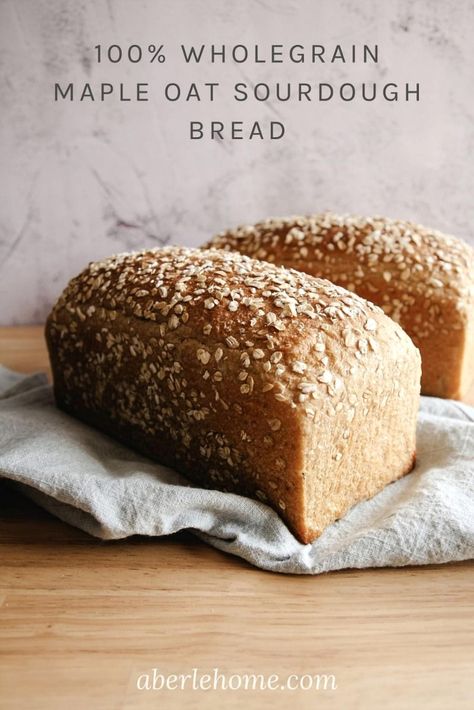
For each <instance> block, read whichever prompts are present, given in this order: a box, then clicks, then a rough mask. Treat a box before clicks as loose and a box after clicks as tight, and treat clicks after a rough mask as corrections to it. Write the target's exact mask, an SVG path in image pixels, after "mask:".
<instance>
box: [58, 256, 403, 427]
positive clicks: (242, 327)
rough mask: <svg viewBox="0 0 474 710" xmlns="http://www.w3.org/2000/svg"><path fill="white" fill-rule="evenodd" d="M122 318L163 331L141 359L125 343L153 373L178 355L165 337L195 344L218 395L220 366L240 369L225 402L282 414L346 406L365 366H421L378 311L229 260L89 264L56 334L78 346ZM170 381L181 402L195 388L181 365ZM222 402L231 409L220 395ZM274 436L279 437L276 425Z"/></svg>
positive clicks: (64, 299) (323, 287) (297, 276)
mask: <svg viewBox="0 0 474 710" xmlns="http://www.w3.org/2000/svg"><path fill="white" fill-rule="evenodd" d="M117 313H120V314H122V315H125V316H129V317H135V318H138V319H141V320H142V321H143V320H145V321H151V322H156V333H155V334H154V333H152V334H151V337H152V336H153V335H156V340H155V341H154V345H155V347H153V349H151V350H149V351H147V350H146V349H145V350H143V348H142V347H141V346H140V348H141V349H140V353H138V352H134V345H133V341H132V344H130V339H129V337H127V339H126V341H125V342H124V343H123V347H127V353H128V351H130V353H129V354H131V355H132V356H135V355H136V356H137V357H138V356H139V357H140V358H143V359H144V364H143V366H144V367H149V368H150V370H151V372H153V373H156V372H157V371H158V376H159V375H160V373H159V368H160V359H161V355H160V348H162V349H163V348H166V347H168V348H169V347H174V346H173V343H170V341H169V339H167V334H168V333H169V335H170V337H171V340H175V338H176V337H177V336H178V335H179V336H180V337H182V338H188V339H189V341H190V342H193V341H195V358H196V360H195V364H196V366H197V367H199V368H201V369H202V377H203V380H205V381H208V382H209V383H211V382H212V383H213V388H214V390H215V386H216V385H215V383H218V382H219V381H220V380H222V372H220V371H219V367H220V364H219V363H220V361H221V360H225V361H227V360H228V361H229V362H232V363H234V362H235V363H238V365H237V366H234V365H232V367H231V369H230V370H229V368H228V369H227V372H228V374H229V375H232V373H233V374H234V375H235V382H232V383H231V385H227V393H228V395H229V396H232V397H235V393H236V391H237V392H238V391H239V390H240V395H242V396H254V397H255V396H257V397H261V396H262V394H263V393H268V396H270V395H271V396H272V398H273V397H274V398H275V399H276V408H277V409H278V400H279V398H280V400H283V399H284V400H285V401H286V402H287V403H291V406H295V405H296V404H299V403H302V402H305V400H307V399H308V398H314V399H318V398H320V397H321V396H322V395H324V396H326V395H327V394H329V395H330V396H332V397H335V396H336V395H337V396H338V398H339V395H340V394H341V392H342V391H343V390H344V389H345V388H344V382H343V380H344V377H345V376H350V372H352V371H354V370H355V369H358V368H359V367H360V366H362V367H368V368H369V369H372V368H375V369H376V367H375V366H376V363H377V360H380V358H381V357H382V356H383V353H384V352H389V353H390V356H392V353H393V358H394V359H396V356H397V352H398V353H399V354H400V353H407V352H411V351H412V352H413V357H414V361H416V362H417V359H416V358H417V356H416V355H415V354H416V349H415V348H414V346H413V344H412V343H411V341H410V339H409V338H408V336H407V335H406V334H405V333H404V332H403V330H402V329H401V328H400V327H399V326H398V325H397V324H396V323H394V322H393V321H391V320H390V319H389V318H387V317H386V316H385V315H384V313H383V311H382V310H381V309H380V308H378V307H377V306H374V305H373V304H371V303H368V302H367V301H365V300H364V299H362V298H360V297H358V296H356V295H355V294H353V293H350V292H348V291H346V290H345V289H343V288H340V287H338V286H335V285H334V284H332V283H330V282H329V281H325V280H322V279H317V278H314V277H311V276H308V275H307V274H305V273H303V272H299V271H294V270H291V269H284V268H279V267H276V266H273V265H272V264H269V263H267V262H264V261H257V260H254V259H250V258H248V257H245V256H242V255H240V254H237V253H232V252H226V251H223V250H201V249H187V248H184V247H167V248H164V249H154V250H148V251H143V252H137V253H132V254H119V255H117V256H114V257H111V258H109V259H106V260H105V261H102V262H95V263H91V264H90V265H89V267H88V268H87V269H85V271H83V272H82V273H81V274H80V275H79V276H78V277H76V278H75V279H73V280H72V281H71V282H70V283H69V285H68V287H67V288H66V290H65V291H64V293H63V294H62V296H61V298H60V299H59V301H58V303H57V304H56V306H55V308H54V309H53V312H52V314H51V316H50V324H51V325H52V326H53V327H55V328H57V329H59V330H61V328H66V329H67V331H68V339H71V338H74V337H77V338H78V339H81V338H82V335H81V332H80V330H81V329H80V328H78V327H77V326H78V325H79V323H80V322H82V323H83V322H84V321H87V319H89V318H94V319H95V318H97V317H100V319H101V320H102V321H106V322H107V321H113V320H114V319H116V318H117ZM99 336H100V333H99ZM102 337H103V342H104V344H105V346H106V347H109V344H108V339H109V338H111V339H112V340H111V343H110V347H112V344H114V345H115V346H116V345H117V338H118V339H119V340H120V334H118V333H110V332H109V333H104V335H103V336H102ZM167 342H168V345H167V344H166V343H167ZM308 343H309V344H310V345H311V353H309V347H306V346H307V345H308ZM138 347H139V345H138V344H137V348H138ZM397 349H398V350H397ZM305 353H306V354H308V355H311V363H310V365H308V363H306V362H304V360H303V356H304V355H305ZM147 363H148V365H147ZM239 363H240V364H239ZM315 363H316V365H315ZM221 364H222V363H221ZM153 368H154V369H153ZM224 370H225V368H224ZM180 373H181V374H180ZM163 376H165V374H163ZM166 376H169V373H168V372H167V373H166ZM171 377H172V379H173V382H175V380H176V382H175V384H174V385H173V387H175V389H176V387H177V388H178V390H177V391H179V392H181V393H182V395H183V398H184V399H183V402H184V401H185V399H186V390H187V388H189V387H190V386H191V385H190V384H189V383H187V382H186V377H185V376H184V375H183V363H180V362H176V363H174V366H173V373H172V375H171ZM176 383H177V384H176ZM225 384H226V383H225V382H222V386H223V387H224V385H225ZM193 387H194V386H193ZM194 389H195V388H194ZM214 390H212V389H211V388H210V387H208V386H204V385H203V391H202V392H201V394H200V397H201V405H202V407H206V405H210V406H211V407H212V408H214V402H206V400H207V399H208V398H210V397H211V396H212V397H214V394H215V393H214ZM216 391H217V390H216ZM270 391H271V392H270ZM220 396H221V399H222V400H225V392H224V391H223V390H222V391H221V393H220ZM264 396H265V397H267V394H265V395H264ZM221 403H222V404H223V403H224V402H221ZM232 403H233V402H232V401H231V404H232ZM183 406H184V405H183ZM341 406H342V405H341ZM347 406H348V407H350V403H347ZM237 411H238V409H237ZM269 426H270V429H271V430H274V431H277V430H278V428H279V426H280V422H279V420H278V418H275V419H274V420H272V421H270V422H269Z"/></svg>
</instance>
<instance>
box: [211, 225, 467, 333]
mask: <svg viewBox="0 0 474 710" xmlns="http://www.w3.org/2000/svg"><path fill="white" fill-rule="evenodd" d="M209 247H217V248H224V249H231V250H236V251H239V252H240V253H242V254H246V255H248V256H251V257H254V258H257V259H265V260H267V261H271V262H276V263H284V264H287V265H291V266H294V267H295V268H303V269H307V270H308V271H310V272H311V273H314V274H316V275H322V276H325V277H327V278H333V277H334V280H338V281H340V282H342V283H344V285H345V286H346V287H347V288H348V289H349V290H351V291H352V290H354V291H356V292H359V291H361V290H362V291H363V292H364V295H366V293H365V291H366V290H367V287H368V290H369V293H370V292H371V291H372V292H374V293H375V292H376V291H381V290H386V291H387V292H389V293H392V294H396V297H397V298H398V299H399V303H398V304H395V305H396V306H397V308H396V310H398V312H399V313H401V312H403V310H409V309H410V307H411V306H412V305H413V296H414V295H416V294H419V295H422V297H423V299H424V303H425V308H424V316H423V319H424V321H425V322H426V320H429V319H431V320H432V321H433V325H434V324H435V322H436V321H437V319H438V317H439V310H438V309H437V308H436V307H434V308H432V309H430V305H429V304H430V301H432V302H433V303H434V304H437V303H439V301H440V300H442V301H446V300H449V301H451V302H456V311H457V312H458V313H460V314H461V317H462V312H463V310H467V309H468V308H469V307H471V305H472V303H473V302H474V250H473V249H472V248H471V247H470V246H469V245H468V244H466V243H465V242H462V241H460V240H459V239H456V238H455V237H452V236H447V235H444V234H442V233H441V232H438V231H435V230H432V229H427V228H425V227H422V226H421V225H419V224H414V223H411V222H404V221H397V220H391V219H386V218H382V217H373V218H369V217H356V216H348V215H344V216H338V215H336V214H333V213H331V212H327V213H322V214H315V215H310V216H307V217H289V218H284V219H268V220H265V221H263V222H259V223H258V224H255V225H252V226H240V227H238V228H237V229H234V230H228V231H226V232H222V233H221V234H219V235H217V236H216V237H215V238H214V239H212V240H211V241H210V242H208V243H207V244H206V245H205V248H209ZM351 267H352V268H351ZM333 274H334V276H333ZM336 276H337V277H338V279H336ZM378 277H380V280H379V281H378ZM394 298H395V296H393V297H392V296H390V295H387V297H386V299H383V300H384V301H386V302H387V306H388V308H393V299H394ZM374 300H377V299H376V298H375V297H374ZM381 300H382V299H379V301H381ZM384 309H385V304H384ZM386 312H390V311H389V310H386Z"/></svg>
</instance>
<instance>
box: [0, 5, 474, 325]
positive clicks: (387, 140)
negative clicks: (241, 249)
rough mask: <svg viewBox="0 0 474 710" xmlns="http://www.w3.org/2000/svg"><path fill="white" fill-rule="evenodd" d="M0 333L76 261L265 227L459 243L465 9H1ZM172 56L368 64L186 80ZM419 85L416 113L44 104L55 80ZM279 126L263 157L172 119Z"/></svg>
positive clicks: (467, 88) (188, 75)
mask: <svg viewBox="0 0 474 710" xmlns="http://www.w3.org/2000/svg"><path fill="white" fill-rule="evenodd" d="M0 12H1V18H0V32H1V51H0V62H1V66H0V71H1V97H2V108H1V114H2V127H1V136H0V140H1V144H0V151H1V164H0V170H1V175H0V180H1V211H0V322H2V323H20V322H23V323H27V322H34V321H41V320H42V319H43V318H44V316H45V314H46V312H47V310H48V308H49V307H50V305H51V303H52V301H53V300H54V298H55V297H56V296H57V294H58V292H59V291H60V290H61V289H62V287H63V286H64V285H65V283H66V281H67V279H68V278H69V277H70V276H72V275H74V274H75V273H76V272H77V271H78V270H79V269H81V268H82V267H83V266H84V265H85V264H86V263H87V262H88V261H89V260H91V259H95V258H98V257H101V256H104V255H107V254H109V253H112V252H116V251H123V250H128V249H133V248H138V247H145V246H151V245H155V244H159V243H160V241H161V240H163V241H168V240H169V241H171V242H175V243H183V244H190V245H191V244H198V243H199V242H200V241H202V240H204V239H206V238H207V237H209V236H210V235H212V234H213V233H214V232H216V231H218V230H220V229H222V228H224V227H226V226H232V225H234V224H235V223H240V222H245V221H254V220H257V219H259V218H261V217H265V216H267V215H278V214H280V215H281V214H286V213H296V212H309V211H315V210H320V209H326V208H331V209H334V210H339V211H355V212H361V213H379V214H388V215H390V216H395V217H403V218H413V219H415V220H417V221H420V222H425V223H427V224H428V225H433V226H436V227H438V228H441V229H444V230H447V231H450V232H453V233H456V234H458V235H459V236H462V237H464V238H466V239H468V240H471V241H473V240H474V230H473V228H472V224H473V222H474V200H473V194H474V161H473V159H472V156H473V153H474V130H473V126H474V99H473V93H472V91H473V88H474V87H473V76H474V62H473V51H472V47H473V40H472V37H473V36H474V3H473V2H472V1H469V0H445V1H444V2H441V0H439V1H436V0H417V1H416V2H413V1H411V0H393V1H392V0H390V1H389V0H383V1H380V0H259V1H250V0H238V1H236V0H187V1H184V0H0ZM98 42H101V43H103V44H106V43H111V42H119V43H122V44H127V43H132V42H138V43H144V44H148V43H150V42H158V43H160V44H161V43H165V45H166V46H167V49H168V60H167V62H166V63H165V64H164V65H156V64H155V65H145V66H142V67H129V68H127V67H126V66H124V65H120V67H119V68H118V67H117V66H116V67H107V66H101V67H97V66H96V65H95V64H94V62H93V55H92V51H91V48H92V47H93V45H95V44H96V43H98ZM180 42H188V43H189V42H194V43H198V42H216V43H224V42H225V43H229V44H236V43H242V42H244V43H246V44H254V43H256V42H258V43H259V44H261V45H265V44H268V43H271V42H274V43H285V44H292V43H302V44H312V43H317V44H327V45H332V44H334V43H336V42H341V43H351V42H355V43H361V42H367V43H374V42H377V43H378V44H379V46H380V64H379V66H378V67H369V66H366V67H363V66H362V67H361V66H353V65H345V66H340V65H339V66H337V65H333V66H332V67H327V66H324V67H321V66H317V65H316V66H312V65H310V64H305V65H289V64H288V65H279V66H278V65H277V66H273V67H271V66H260V67H257V68H255V67H253V66H252V65H244V66H234V65H232V64H228V65H226V66H225V67H219V66H218V65H216V66H214V67H210V66H208V65H207V66H205V67H202V68H201V69H198V68H196V67H193V68H189V67H188V68H186V67H183V65H182V63H179V62H177V61H175V54H174V52H173V51H172V46H173V45H176V44H179V43H180ZM362 78H366V79H367V80H373V79H376V80H378V81H383V80H394V81H399V82H404V81H412V82H413V81H420V82H421V84H422V95H421V96H422V100H421V102H420V103H418V104H416V103H388V104H387V103H385V104H383V103H378V104H376V105H375V104H374V105H372V104H365V105H364V104H361V103H351V104H347V105H341V104H340V103H327V104H318V103H314V104H308V105H306V106H299V105H294V104H292V105H273V106H268V105H264V104H258V105H255V104H253V103H249V104H247V105H246V106H242V105H234V104H232V103H230V102H229V103H227V104H224V105H223V104H222V103H219V105H217V104H216V105H212V104H202V105H201V106H200V107H198V108H196V109H192V107H190V106H186V105H182V104H164V103H163V102H162V101H161V100H159V98H158V97H157V96H154V98H153V100H152V101H150V102H149V103H142V104H124V105H120V104H118V103H116V102H113V103H110V104H104V105H100V104H98V103H95V104H93V103H83V104H78V103H73V104H66V103H63V104H61V105H59V104H54V102H53V101H52V98H51V97H52V86H53V83H54V81H62V82H65V81H72V80H74V81H76V82H81V81H82V82H85V81H90V82H92V83H95V82H98V81H114V82H115V81H117V82H118V81H120V80H122V81H149V82H153V84H154V85H156V86H157V87H160V86H161V84H162V83H164V82H165V81H182V82H185V81H192V80H196V81H221V82H222V83H225V84H226V85H227V84H229V85H231V84H233V83H234V82H236V81H239V80H241V81H247V80H248V81H252V80H253V81H257V80H258V81H272V80H275V79H280V80H291V81H295V82H296V81H309V82H311V81H334V82H341V81H344V80H345V79H347V80H349V81H360V80H362ZM192 117H195V118H196V119H199V118H201V117H202V119H203V120H205V119H211V118H216V119H217V118H221V117H222V119H225V120H230V119H232V118H234V119H236V120H237V119H248V118H259V119H261V120H270V119H272V118H273V119H278V117H281V120H283V121H284V122H285V123H286V124H287V132H288V135H287V137H285V139H284V140H282V141H279V142H276V141H275V142H273V143H272V142H270V141H265V142H263V143H260V144H259V143H257V142H252V143H247V142H245V141H240V142H235V143H231V142H226V143H224V144H222V143H219V142H210V141H208V140H207V141H201V142H190V141H188V140H187V138H186V126H187V121H188V120H189V119H190V118H192Z"/></svg>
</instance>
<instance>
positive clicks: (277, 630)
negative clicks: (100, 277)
mask: <svg viewBox="0 0 474 710" xmlns="http://www.w3.org/2000/svg"><path fill="white" fill-rule="evenodd" d="M0 362H2V363H4V364H5V365H7V366H10V367H12V368H15V369H17V370H22V371H25V372H29V371H33V370H37V369H40V370H44V371H48V363H47V357H46V352H45V348H44V345H43V340H42V335H41V330H40V329H39V328H35V327H31V328H30V327H29V328H5V329H2V330H0ZM0 501H1V502H0V518H1V519H0V545H1V546H0V553H1V562H0V578H1V580H0V622H1V623H0V654H1V656H2V658H1V671H0V672H1V677H0V698H1V699H0V707H1V708H2V709H3V710H6V709H7V708H8V710H10V708H12V709H13V708H15V709H22V710H23V708H25V709H28V710H30V709H31V710H43V709H44V710H51V709H53V710H56V708H67V709H68V710H75V709H76V708H77V709H78V710H79V709H80V710H83V709H89V708H91V709H92V710H101V709H102V708H104V709H107V710H109V709H114V710H115V709H116V708H123V709H126V710H129V709H131V708H159V707H160V708H161V707H164V708H170V707H171V708H173V707H176V708H181V707H184V708H187V707H189V708H191V707H210V708H224V707H225V708H227V707H231V708H233V707H243V706H245V707H255V708H260V707H262V708H266V707H277V708H287V707H291V706H294V707H298V708H326V707H329V708H341V710H346V709H349V708H360V709H361V710H366V709H367V708H369V709H370V708H377V709H379V708H383V709H384V710H385V709H387V708H397V709H399V708H403V709H405V708H439V709H440V710H441V709H442V710H452V709H453V708H471V707H473V682H472V677H473V631H474V625H473V602H474V594H473V588H474V585H473V582H474V575H473V568H472V566H470V565H469V564H467V563H466V564H453V565H440V566H432V567H421V568H405V569H380V570H365V571H344V572H339V573H332V574H327V575H322V576H318V577H306V576H304V577H298V576H283V575H277V574H271V573H266V572H262V571H259V570H257V569H254V568H252V567H251V566H250V565H248V564H246V563H245V562H243V561H242V560H240V559H237V558H234V557H231V556H228V555H225V554H224V553H221V552H218V551H217V550H214V549H213V548H211V547H207V546H206V545H205V544H203V543H200V542H199V541H198V540H196V539H195V538H194V537H193V536H191V535H189V534H179V535H174V536H172V537H169V538H162V539H142V538H134V539H131V540H128V541H126V542H113V543H104V542H99V541H97V540H94V539H92V538H91V537H88V536H87V535H86V534H85V533H82V532H80V531H79V530H76V529H74V528H72V527H69V526H68V525H65V524H64V523H61V522H60V521H59V520H56V519H55V518H53V517H51V516H50V515H48V514H46V513H45V512H44V511H42V510H41V509H40V508H38V507H36V506H34V505H33V504H32V503H30V502H29V501H27V500H26V499H24V498H22V497H21V496H19V495H18V494H16V493H14V492H12V491H10V489H9V488H8V487H7V486H6V485H5V484H1V485H0ZM152 668H158V669H159V671H158V673H160V672H162V673H166V674H173V673H174V674H179V673H187V674H192V671H193V668H197V669H198V671H197V672H196V673H201V674H204V673H206V672H213V669H214V668H218V669H219V672H221V673H224V672H225V673H227V674H228V676H229V675H232V674H239V673H240V674H245V673H247V674H252V673H253V674H266V675H270V674H279V676H280V679H285V680H286V678H287V676H288V675H290V674H300V675H305V674H311V675H316V674H320V675H321V684H322V685H324V678H322V674H334V675H335V676H336V683H337V689H336V690H334V691H333V690H320V691H316V690H307V691H304V690H298V691H289V690H284V691H283V690H274V691H271V690H262V691H253V690H248V691H245V690H241V691H237V690H235V691H232V690H228V691H223V690H212V691H210V690H207V691H206V690H192V689H190V688H189V687H188V688H187V689H185V690H183V691H181V690H165V691H159V690H155V691H153V690H150V691H146V690H138V689H137V679H138V677H139V676H140V675H143V674H144V673H147V672H150V671H151V669H152ZM196 677H200V676H199V675H197V676H196ZM329 680H330V679H329ZM142 681H143V679H142ZM160 682H161V680H160V679H159V676H157V683H158V685H159V683H160ZM168 682H170V683H171V685H172V684H173V680H171V681H168ZM186 682H187V683H189V682H191V681H186ZM203 682H204V683H205V681H203ZM232 682H233V683H238V682H239V681H238V680H235V681H232ZM240 682H242V683H243V682H245V680H241V681H240ZM305 682H308V681H305ZM329 685H331V683H330V682H329Z"/></svg>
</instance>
